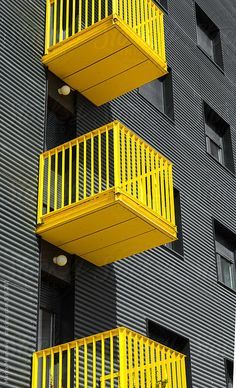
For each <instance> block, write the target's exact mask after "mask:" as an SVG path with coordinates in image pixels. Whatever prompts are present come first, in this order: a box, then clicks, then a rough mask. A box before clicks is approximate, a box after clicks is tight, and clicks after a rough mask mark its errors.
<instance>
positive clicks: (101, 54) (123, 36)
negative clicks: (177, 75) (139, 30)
mask: <svg viewBox="0 0 236 388" xmlns="http://www.w3.org/2000/svg"><path fill="white" fill-rule="evenodd" d="M42 61H43V63H44V64H45V65H46V66H47V67H48V68H49V70H50V71H51V72H52V73H54V74H55V75H57V76H58V77H59V78H61V79H62V80H63V81H64V82H65V83H66V84H68V85H69V86H71V87H72V88H73V89H75V90H77V91H79V92H80V93H82V94H83V95H84V96H85V97H86V98H88V99H89V100H90V101H92V102H93V103H94V104H96V105H102V104H104V103H105V102H108V101H111V100H112V99H114V98H116V97H118V96H120V95H122V94H124V93H126V92H129V91H131V90H133V89H135V88H137V87H139V86H141V85H143V84H145V83H147V82H150V81H152V80H154V79H156V78H159V77H161V76H163V75H164V74H166V73H167V64H166V62H164V61H163V59H162V58H161V57H160V56H159V55H158V54H157V53H156V52H155V51H154V50H152V49H151V48H150V47H149V46H148V45H147V44H146V43H145V42H144V41H143V40H142V39H141V38H140V37H139V36H138V35H137V34H136V33H135V31H133V30H132V29H131V28H130V27H129V26H128V25H127V24H126V23H125V22H123V21H122V20H121V19H119V17H117V16H116V15H111V16H108V17H107V18H105V19H103V20H102V21H100V22H98V23H96V24H94V25H92V26H90V27H88V28H86V29H84V30H82V31H81V32H79V33H77V34H75V35H73V36H72V37H70V38H68V39H66V40H63V41H62V42H61V43H58V44H56V45H55V46H53V47H51V48H50V49H49V52H48V54H46V55H44V57H43V59H42Z"/></svg>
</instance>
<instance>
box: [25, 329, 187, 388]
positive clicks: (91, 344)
mask: <svg viewBox="0 0 236 388" xmlns="http://www.w3.org/2000/svg"><path fill="white" fill-rule="evenodd" d="M62 387H63V388H66V387H75V388H98V387H99V388H108V387H109V388H187V383H186V366H185V356H184V355H183V354H181V353H179V352H176V351H174V350H172V349H170V348H167V347H166V346H164V345H161V344H159V343H157V342H155V341H152V340H150V339H149V338H146V337H144V336H142V335H140V334H137V333H135V332H133V331H131V330H128V329H125V328H118V329H115V330H111V331H107V332H105V333H101V334H96V335H93V336H90V337H86V338H82V339H79V340H75V341H72V342H69V343H66V344H63V345H59V346H55V347H52V348H49V349H45V350H40V351H38V352H36V353H34V355H33V372H32V388H62Z"/></svg>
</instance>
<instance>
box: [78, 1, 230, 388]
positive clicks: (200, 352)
mask: <svg viewBox="0 0 236 388" xmlns="http://www.w3.org/2000/svg"><path fill="white" fill-rule="evenodd" d="M198 3H199V6H200V7H202V8H203V10H204V11H205V12H206V13H207V14H208V15H209V17H210V18H211V19H212V20H213V21H214V22H215V23H216V24H217V25H218V27H219V28H220V30H221V37H222V48H223V56H224V74H223V73H222V72H221V71H220V70H219V69H218V68H217V67H216V66H215V65H214V64H213V63H212V62H211V61H210V60H209V59H208V58H207V57H206V56H205V55H204V54H203V53H202V52H201V51H200V49H199V48H198V47H197V46H196V27H195V10H194V3H193V2H192V1H190V0H189V1H187V0H182V1H175V0H169V14H168V16H166V17H165V19H166V28H165V30H166V46H167V55H168V63H169V65H170V67H171V68H172V71H173V92H174V106H175V122H174V123H172V122H171V121H170V120H169V119H168V118H166V117H164V116H163V115H162V114H161V113H159V111H158V110H157V109H155V108H154V107H153V106H152V105H151V104H149V102H148V101H146V100H145V99H144V98H142V96H141V95H140V94H139V93H138V91H136V90H135V91H133V92H131V93H129V94H127V95H125V96H123V97H121V98H119V99H117V100H115V101H113V102H111V103H109V104H106V105H105V106H103V107H100V108H95V107H93V106H92V105H91V104H90V103H88V102H86V101H85V100H84V99H83V98H79V99H78V109H79V111H78V133H81V132H82V131H84V132H85V131H89V130H90V129H93V128H96V127H97V126H98V125H102V124H105V123H106V122H108V120H109V121H112V120H113V119H120V120H121V121H123V122H124V123H125V124H126V125H127V126H128V127H130V128H131V129H133V130H134V131H136V132H137V133H138V134H139V135H141V136H142V137H143V138H144V139H146V140H147V141H148V142H149V143H150V144H152V145H153V146H154V147H156V148H157V149H158V150H160V151H161V152H162V153H164V154H165V155H166V156H168V157H169V158H170V159H171V160H172V161H173V162H174V181H175V185H176V187H177V188H178V189H179V190H180V193H181V206H182V223H183V237H184V253H185V257H184V260H183V259H181V258H179V257H177V256H175V254H173V253H171V252H170V251H169V250H167V249H166V248H157V249H153V250H152V251H147V252H145V253H142V254H139V255H137V256H135V257H132V258H127V259H125V260H121V261H120V262H117V263H115V264H112V265H110V266H107V267H105V268H96V267H92V266H90V265H86V264H84V263H83V265H82V269H81V263H82V262H81V263H79V266H78V267H79V268H78V269H77V284H76V336H84V335H87V334H90V333H93V332H95V331H99V330H106V329H109V328H111V327H114V326H117V325H126V326H128V327H130V328H132V329H135V330H137V331H140V332H142V333H144V334H145V333H146V327H145V319H146V318H150V319H152V320H153V321H157V322H158V323H160V324H162V325H163V326H166V327H167V328H170V329H172V330H174V331H176V332H178V333H179V334H182V335H183V336H185V337H188V338H189V339H190V343H191V355H192V374H193V387H194V388H212V387H214V388H223V387H225V374H224V373H225V372H224V357H228V358H231V359H232V358H233V342H234V315H235V293H234V292H232V291H231V290H227V289H225V288H223V287H222V286H221V285H220V284H218V283H217V273H216V263H215V253H214V240H213V230H212V217H215V218H216V219H217V220H219V221H221V222H222V223H223V224H224V225H225V226H226V227H228V228H229V229H231V230H233V231H234V232H235V233H236V196H235V192H236V179H235V177H234V176H233V175H232V174H231V173H230V172H228V171H226V170H225V169H224V168H223V167H222V166H221V165H219V164H218V163H217V162H216V161H215V160H213V159H212V158H211V157H210V156H209V155H208V154H206V151H205V133H204V123H203V110H202V100H205V101H206V102H207V103H208V104H209V105H210V106H211V107H212V108H213V109H214V110H215V111H216V112H217V113H218V114H219V115H220V116H222V117H223V119H224V120H225V121H226V122H228V123H229V124H230V126H231V136H232V143H233V151H234V159H235V158H236V133H235V125H236V121H235V120H236V118H235V117H236V116H235V95H236V86H235V82H236V73H235V69H234V67H233V64H234V63H235V62H236V51H235V50H236V41H235V36H236V35H235V34H233V33H232V31H235V15H236V4H235V3H234V2H232V1H225V2H222V1H220V0H217V1H215V2H214V6H213V4H212V1H210V0H207V1H203V0H201V1H199V2H198ZM235 161H236V160H235Z"/></svg>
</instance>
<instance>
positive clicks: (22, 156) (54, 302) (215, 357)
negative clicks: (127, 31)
mask: <svg viewBox="0 0 236 388" xmlns="http://www.w3.org/2000/svg"><path fill="white" fill-rule="evenodd" d="M51 3H53V2H51ZM157 5H159V7H160V8H161V10H162V11H163V13H164V27H165V45H166V56H167V63H168V74H166V75H165V74H164V75H161V78H158V79H156V80H155V79H154V80H153V81H151V82H149V83H146V84H144V85H142V83H143V82H141V81H140V82H141V84H140V86H139V87H137V86H135V88H134V87H132V85H133V84H132V83H131V84H132V85H131V86H130V90H131V89H133V90H131V91H130V92H128V93H126V94H123V95H122V96H120V97H118V98H114V99H113V98H112V99H111V98H110V97H109V96H110V95H108V99H109V98H110V100H109V101H108V102H106V103H105V104H102V105H100V106H96V105H95V104H93V103H92V102H91V101H89V99H87V98H86V97H85V96H83V95H82V93H79V92H77V91H73V90H72V91H71V93H70V94H69V95H68V96H63V95H60V94H59V93H58V89H59V88H61V86H62V85H63V84H64V83H66V82H64V83H63V81H61V79H60V78H59V77H57V76H56V75H55V74H52V72H51V71H50V69H48V68H47V67H44V66H43V65H42V63H41V58H42V56H43V54H44V43H45V24H46V21H45V13H46V4H45V2H44V1H28V2H24V1H21V0H14V1H12V2H10V3H9V2H7V1H6V0H3V1H2V2H1V4H0V13H1V25H0V29H1V36H2V39H1V59H0V64H1V74H2V83H1V85H2V86H1V91H0V101H1V186H0V192H1V200H0V207H1V220H2V221H1V264H0V268H1V271H0V287H1V291H0V295H1V299H0V312H1V320H0V327H1V335H0V343H1V346H0V360H1V361H0V370H1V373H0V375H1V377H0V386H1V387H12V388H13V387H14V388H18V387H22V388H23V387H24V388H25V387H30V386H31V377H32V354H33V352H35V351H36V350H38V349H40V348H46V347H49V346H53V345H58V344H62V343H65V342H68V341H72V340H73V339H74V338H83V337H87V336H89V335H93V334H96V333H100V332H104V331H108V330H111V329H114V328H117V327H121V326H122V327H123V326H125V327H127V328H129V329H131V330H133V331H135V332H138V333H140V334H142V335H144V336H147V337H150V338H151V339H154V340H156V341H158V342H159V343H161V344H164V345H166V346H169V347H170V348H171V349H174V350H175V351H178V352H180V353H183V354H185V355H186V371H187V385H188V387H193V388H213V387H214V388H223V387H228V388H229V387H232V365H233V361H232V360H233V346H234V321H235V319H234V318H235V290H236V276H235V250H236V237H235V236H236V226H235V220H236V198H235V192H236V178H235V158H236V132H235V130H236V119H235V109H236V105H235V104H236V99H235V96H236V72H235V65H236V54H235V48H236V41H235V36H236V35H235V18H236V5H235V4H234V2H233V1H231V0H225V1H224V2H221V1H219V0H215V2H214V4H213V3H212V2H211V1H210V0H207V1H202V0H198V1H197V2H194V1H192V0H181V1H178V2H176V1H173V0H165V1H163V0H161V1H160V3H157ZM101 6H102V5H101ZM54 7H55V5H54ZM68 7H69V5H68ZM73 10H74V11H73ZM54 12H55V8H54ZM71 12H72V13H73V12H74V13H75V14H76V8H75V9H72V11H71ZM70 18H72V16H70V17H69V20H70ZM63 23H64V22H63ZM65 23H66V22H65ZM85 27H86V26H85ZM66 28H67V27H65V31H66ZM70 28H73V27H70V26H69V21H68V30H70ZM150 28H151V27H150ZM152 28H154V27H152ZM74 32H76V31H74ZM65 34H66V32H65ZM153 34H154V32H153ZM55 36H57V32H56V33H55ZM46 39H47V38H46ZM55 39H56V38H55ZM79 58H80V59H79V60H81V61H83V60H84V56H83V55H82V54H81V56H80V57H79ZM124 61H125V58H124ZM72 65H73V61H72V60H71V66H72ZM60 66H61V68H63V65H60ZM49 67H50V66H49ZM108 69H109V66H108ZM63 71H64V70H63ZM97 71H98V74H99V70H97ZM107 71H108V70H107ZM54 73H56V72H55V71H54ZM141 74H143V73H141ZM141 78H142V76H140V79H141ZM144 78H145V77H144ZM142 81H143V79H142ZM123 82H125V83H126V85H128V84H129V76H127V79H125V81H123ZM137 82H138V81H137ZM115 87H117V88H118V89H119V83H118V82H117V85H115ZM115 87H114V90H115ZM102 93H103V92H102ZM112 93H113V90H112ZM112 93H111V95H113V94H112ZM108 94H109V93H108ZM120 94H121V93H120ZM95 95H96V92H95ZM88 96H90V95H87V97H88ZM90 97H91V96H90ZM90 100H91V98H90ZM114 120H119V121H120V122H122V123H123V124H124V125H125V126H126V127H128V128H130V129H131V130H133V131H134V132H135V133H136V134H137V136H138V137H140V138H142V139H144V141H145V142H147V143H149V144H150V145H151V146H152V147H154V149H156V150H158V151H159V152H160V153H161V154H163V155H165V157H167V158H168V160H170V161H171V162H173V178H174V202H175V213H176V224H177V228H178V240H177V242H169V243H168V244H160V245H161V246H159V247H157V248H153V249H150V250H145V251H143V252H141V253H137V254H134V255H131V256H129V257H126V258H124V259H122V260H118V261H114V262H112V263H110V264H107V265H105V266H100V267H99V266H96V265H94V264H91V263H89V262H88V261H87V260H85V259H83V258H81V257H79V256H78V255H75V254H73V253H74V252H70V251H69V252H68V251H67V250H66V248H65V249H63V250H62V249H61V245H60V247H58V246H55V244H53V243H51V242H46V241H45V240H44V239H43V238H40V237H39V236H37V235H36V234H35V228H36V224H37V220H36V218H37V217H36V214H37V206H38V205H37V204H38V202H37V198H38V187H39V182H38V165H39V155H40V154H42V152H43V151H47V150H50V149H52V148H54V147H57V146H60V145H61V144H63V143H65V142H67V141H70V140H71V139H74V138H76V137H77V136H81V135H85V134H87V133H89V132H90V131H93V130H95V129H96V128H99V127H102V126H104V125H107V124H108V123H111V122H113V121H114ZM71 158H73V155H72V156H71ZM103 158H105V156H104V155H103ZM55 163H56V162H55ZM54 167H55V166H54ZM103 167H104V166H101V169H103ZM54 171H55V168H54ZM83 177H84V176H83ZM53 179H55V177H54V176H53ZM68 179H69V178H68ZM90 179H91V177H90ZM49 191H50V190H49ZM44 195H45V194H44V193H42V197H43V198H44ZM54 198H55V194H54ZM47 200H48V199H47ZM48 202H49V205H48V206H49V208H51V205H50V200H49V201H48ZM49 210H50V209H49ZM135 227H136V224H135V225H134V228H135ZM82 229H83V226H82ZM166 242H168V241H166ZM111 245H112V244H111ZM62 254H63V255H66V257H67V264H66V265H65V266H64V267H60V266H58V265H56V264H55V263H53V260H52V259H53V257H58V256H59V255H62ZM67 366H68V365H67ZM39 380H40V378H39ZM40 384H41V381H39V385H36V386H38V387H41V386H43V385H40ZM63 384H65V383H64V380H63ZM100 384H101V386H102V383H100ZM132 384H134V383H132ZM166 384H167V386H168V384H169V387H172V385H171V384H170V381H169V382H168V380H167V383H166ZM159 385H160V386H164V384H163V383H160V384H159ZM46 386H48V387H49V386H50V385H46ZM51 386H53V385H51ZM68 386H74V385H72V382H71V385H68ZM85 386H86V385H84V387H85ZM88 386H89V385H88ZM91 386H92V385H91ZM98 386H99V385H98ZM109 386H112V385H109ZM127 386H128V385H127ZM130 386H131V385H130ZM132 386H133V385H132ZM134 386H135V385H134ZM149 386H152V385H151V383H150V385H149ZM104 387H105V385H104ZM145 387H148V383H146V385H145ZM179 387H183V388H184V385H179Z"/></svg>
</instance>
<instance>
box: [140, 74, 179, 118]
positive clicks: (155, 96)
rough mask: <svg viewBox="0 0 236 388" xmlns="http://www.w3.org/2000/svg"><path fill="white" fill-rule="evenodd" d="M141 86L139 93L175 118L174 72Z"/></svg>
mask: <svg viewBox="0 0 236 388" xmlns="http://www.w3.org/2000/svg"><path fill="white" fill-rule="evenodd" d="M168 71H169V73H168V74H167V75H165V76H164V77H161V78H159V79H156V80H154V81H151V82H149V83H147V84H145V85H143V86H141V87H140V88H139V93H140V94H141V95H142V96H143V97H144V98H145V99H146V100H148V101H149V102H150V103H151V104H152V105H153V106H155V107H156V108H158V109H159V110H160V111H161V112H163V113H164V114H165V115H167V116H168V117H169V118H170V119H171V120H174V101H173V87H172V72H171V69H168Z"/></svg>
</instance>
